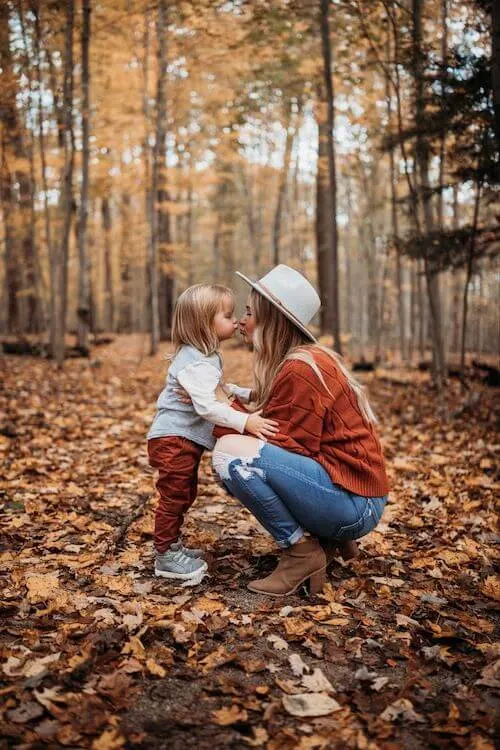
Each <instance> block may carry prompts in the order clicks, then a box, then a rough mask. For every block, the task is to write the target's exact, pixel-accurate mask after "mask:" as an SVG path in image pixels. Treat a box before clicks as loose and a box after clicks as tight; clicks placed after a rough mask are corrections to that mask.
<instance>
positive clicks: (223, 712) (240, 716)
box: [212, 705, 248, 727]
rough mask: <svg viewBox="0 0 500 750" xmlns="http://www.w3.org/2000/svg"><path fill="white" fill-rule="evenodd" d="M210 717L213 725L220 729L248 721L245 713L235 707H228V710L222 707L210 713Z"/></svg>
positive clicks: (243, 710)
mask: <svg viewBox="0 0 500 750" xmlns="http://www.w3.org/2000/svg"><path fill="white" fill-rule="evenodd" d="M212 716H213V717H214V723H215V724H218V725H219V726H222V727H227V726H229V725H230V724H236V723H237V722H240V721H247V719H248V713H247V711H246V710H245V709H244V708H241V707H240V706H236V705H232V706H229V708H228V707H226V706H224V707H223V708H219V709H218V710H217V711H212Z"/></svg>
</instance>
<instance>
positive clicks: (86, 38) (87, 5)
mask: <svg viewBox="0 0 500 750" xmlns="http://www.w3.org/2000/svg"><path fill="white" fill-rule="evenodd" d="M82 12H83V21H82V39H81V42H82V189H81V195H80V216H79V222H78V260H79V277H78V310H77V315H78V324H77V337H78V345H79V346H81V347H85V348H87V347H88V341H89V328H90V263H89V252H88V247H87V219H88V199H89V154H90V149H89V134H90V66H89V47H90V14H91V0H82Z"/></svg>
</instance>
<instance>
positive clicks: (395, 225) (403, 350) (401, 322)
mask: <svg viewBox="0 0 500 750" xmlns="http://www.w3.org/2000/svg"><path fill="white" fill-rule="evenodd" d="M390 53H391V42H390V36H388V38H387V58H388V59H390ZM385 98H386V105H387V129H388V132H389V134H390V133H391V131H392V119H393V114H392V91H391V80H390V77H389V74H388V70H386V71H385ZM389 175H390V183H391V229H392V247H393V249H394V253H395V256H396V294H397V300H398V302H397V304H398V333H399V351H400V356H401V359H402V360H403V362H406V360H407V346H406V309H405V301H404V296H403V260H402V257H401V247H400V238H399V215H398V206H397V180H396V163H395V158H394V147H392V146H391V148H390V149H389Z"/></svg>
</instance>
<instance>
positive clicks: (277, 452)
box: [213, 443, 387, 547]
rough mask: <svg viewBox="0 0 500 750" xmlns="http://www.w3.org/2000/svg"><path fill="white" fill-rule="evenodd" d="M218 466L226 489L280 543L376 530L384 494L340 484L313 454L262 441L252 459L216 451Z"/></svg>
mask: <svg viewBox="0 0 500 750" xmlns="http://www.w3.org/2000/svg"><path fill="white" fill-rule="evenodd" d="M213 462H214V469H215V470H216V472H217V474H218V475H219V477H220V479H221V480H222V482H223V484H224V486H225V487H226V489H227V490H228V492H229V493H230V494H231V495H233V496H234V497H236V498H237V499H238V500H239V501H240V502H241V503H243V505H244V506H245V507H246V508H248V510H249V511H250V512H251V513H252V514H253V515H254V516H255V517H256V518H257V520H258V521H259V522H260V523H261V524H262V526H263V527H264V528H265V529H266V530H267V531H268V532H269V533H270V534H271V536H272V537H273V538H274V539H275V540H276V542H277V543H278V544H279V546H280V547H290V546H291V545H292V544H295V542H298V540H299V539H300V538H301V537H302V536H303V535H304V531H307V532H309V533H310V534H313V535H314V536H316V537H319V538H320V539H324V540H325V541H334V540H336V541H342V542H344V541H351V540H354V539H359V538H360V537H362V536H365V535H366V534H368V533H369V532H370V531H373V529H374V528H375V526H376V525H377V524H378V522H379V521H380V518H381V516H382V513H383V510H384V506H385V504H386V501H387V496H385V497H362V496H361V495H355V494H354V493H353V492H349V491H348V490H345V489H343V488H342V487H339V486H338V485H336V484H334V483H333V482H332V480H331V479H330V477H329V475H328V474H327V472H326V471H325V469H324V468H323V467H322V466H321V464H319V463H318V462H317V461H315V460H314V459H312V458H307V457H305V456H301V455H299V454H298V453H291V452H290V451H287V450H284V449H283V448H279V447H278V446H276V445H270V444H269V443H261V447H260V450H259V454H258V455H257V456H255V457H252V458H243V457H238V458H236V457H230V456H228V455H227V454H224V453H218V452H217V450H215V451H214V455H213Z"/></svg>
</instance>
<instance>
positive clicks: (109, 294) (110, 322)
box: [101, 196, 115, 331]
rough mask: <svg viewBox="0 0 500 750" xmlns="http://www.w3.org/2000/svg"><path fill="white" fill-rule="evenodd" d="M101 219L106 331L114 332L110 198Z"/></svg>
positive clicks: (102, 209)
mask: <svg viewBox="0 0 500 750" xmlns="http://www.w3.org/2000/svg"><path fill="white" fill-rule="evenodd" d="M101 217H102V229H103V235H104V237H103V242H104V329H105V330H106V331H113V330H114V322H115V321H114V318H115V302H114V294H113V264H112V244H111V226H112V220H111V206H110V202H109V198H108V196H105V197H104V198H103V199H102V202H101Z"/></svg>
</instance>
